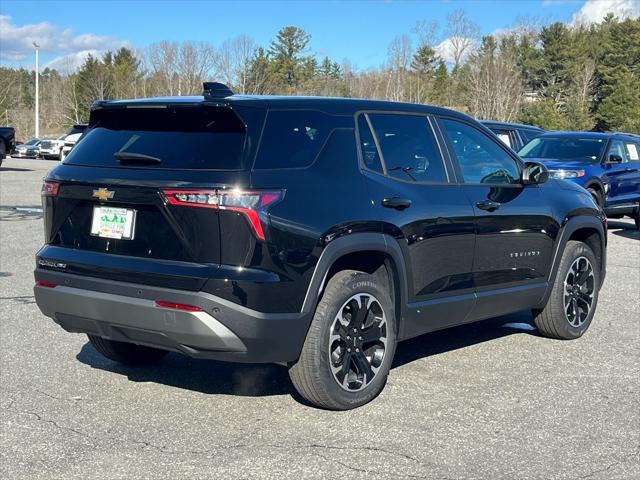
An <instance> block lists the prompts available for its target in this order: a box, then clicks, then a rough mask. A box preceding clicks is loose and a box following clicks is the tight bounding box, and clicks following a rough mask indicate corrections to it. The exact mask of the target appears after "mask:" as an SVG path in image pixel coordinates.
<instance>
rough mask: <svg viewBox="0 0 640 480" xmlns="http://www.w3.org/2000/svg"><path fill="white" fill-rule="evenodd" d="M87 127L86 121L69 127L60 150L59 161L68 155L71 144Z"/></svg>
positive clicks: (72, 144) (73, 143)
mask: <svg viewBox="0 0 640 480" xmlns="http://www.w3.org/2000/svg"><path fill="white" fill-rule="evenodd" d="M86 129H87V124H86V123H76V124H75V125H74V126H73V127H71V129H70V130H69V131H68V132H67V136H66V137H65V139H64V146H63V147H62V149H61V150H60V161H62V160H64V157H66V156H67V155H69V152H70V151H71V149H72V148H73V146H74V145H75V144H76V143H77V142H78V140H80V137H81V136H82V134H83V133H84V131H85V130H86Z"/></svg>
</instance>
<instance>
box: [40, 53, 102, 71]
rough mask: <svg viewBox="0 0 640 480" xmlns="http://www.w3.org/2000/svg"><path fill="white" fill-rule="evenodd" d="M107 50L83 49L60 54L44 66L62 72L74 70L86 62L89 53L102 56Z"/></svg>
mask: <svg viewBox="0 0 640 480" xmlns="http://www.w3.org/2000/svg"><path fill="white" fill-rule="evenodd" d="M105 53H106V50H81V51H79V52H75V53H69V54H67V55H60V56H58V57H56V58H54V59H53V60H51V61H49V62H47V63H45V64H44V66H43V67H42V68H53V69H56V70H58V71H59V72H62V73H70V72H74V71H75V70H77V69H78V68H80V65H82V64H83V63H84V61H85V60H86V58H87V57H88V56H89V55H93V56H94V57H97V58H100V57H102V55H104V54H105Z"/></svg>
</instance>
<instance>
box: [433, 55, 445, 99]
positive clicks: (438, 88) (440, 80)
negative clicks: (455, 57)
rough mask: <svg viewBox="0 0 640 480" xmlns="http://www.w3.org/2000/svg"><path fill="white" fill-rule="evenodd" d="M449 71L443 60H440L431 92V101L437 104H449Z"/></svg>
mask: <svg viewBox="0 0 640 480" xmlns="http://www.w3.org/2000/svg"><path fill="white" fill-rule="evenodd" d="M449 84H450V79H449V73H448V72H447V65H446V64H445V63H444V61H443V60H440V63H438V68H437V69H436V72H435V75H434V78H433V90H432V92H431V102H433V103H434V104H436V105H442V106H445V105H447V104H448V96H449Z"/></svg>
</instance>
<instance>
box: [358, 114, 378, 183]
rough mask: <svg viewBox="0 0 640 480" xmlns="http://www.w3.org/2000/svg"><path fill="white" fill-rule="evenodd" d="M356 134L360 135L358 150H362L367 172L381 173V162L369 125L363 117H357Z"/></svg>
mask: <svg viewBox="0 0 640 480" xmlns="http://www.w3.org/2000/svg"><path fill="white" fill-rule="evenodd" d="M358 132H359V134H360V148H361V149H362V159H363V161H364V164H365V166H366V167H367V168H368V169H369V170H374V171H376V172H380V173H382V172H383V170H382V162H381V161H380V153H379V152H378V147H376V142H375V141H374V140H373V135H372V133H371V129H370V128H369V123H368V122H367V118H366V117H365V116H364V115H360V116H359V117H358Z"/></svg>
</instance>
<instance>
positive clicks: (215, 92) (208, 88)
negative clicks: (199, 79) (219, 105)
mask: <svg viewBox="0 0 640 480" xmlns="http://www.w3.org/2000/svg"><path fill="white" fill-rule="evenodd" d="M202 89H203V92H202V95H203V96H204V97H205V98H225V97H230V96H231V95H233V91H232V90H231V89H230V88H229V87H227V86H226V85H225V84H224V83H218V82H204V83H203V84H202Z"/></svg>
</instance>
